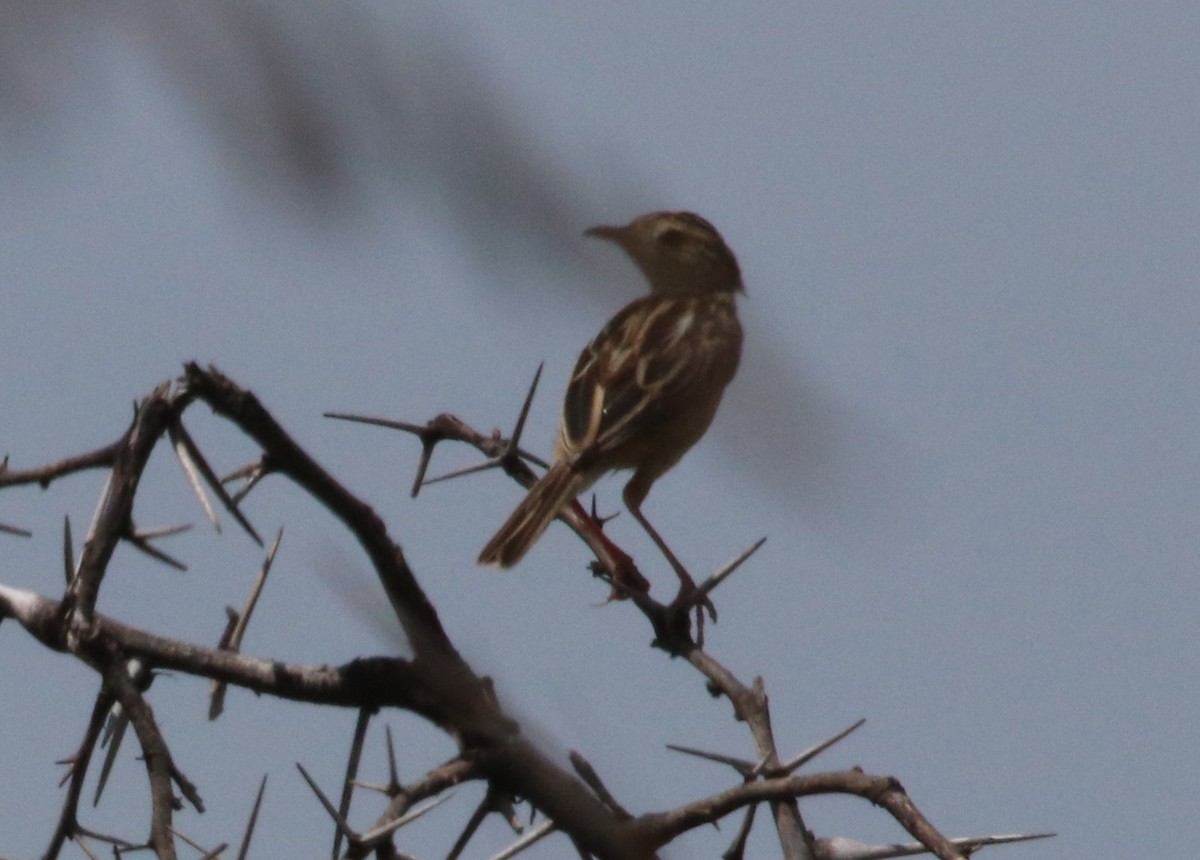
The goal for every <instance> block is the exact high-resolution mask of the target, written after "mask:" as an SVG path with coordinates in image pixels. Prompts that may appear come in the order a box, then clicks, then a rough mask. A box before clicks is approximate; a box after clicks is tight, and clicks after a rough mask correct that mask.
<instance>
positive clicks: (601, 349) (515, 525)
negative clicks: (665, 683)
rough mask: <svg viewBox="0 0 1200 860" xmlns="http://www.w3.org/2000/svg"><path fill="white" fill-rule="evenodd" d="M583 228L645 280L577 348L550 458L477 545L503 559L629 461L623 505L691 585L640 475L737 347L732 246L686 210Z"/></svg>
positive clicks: (732, 361)
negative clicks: (647, 510) (653, 519)
mask: <svg viewBox="0 0 1200 860" xmlns="http://www.w3.org/2000/svg"><path fill="white" fill-rule="evenodd" d="M585 235H588V236H595V237H597V238H600V239H606V240H608V241H610V242H613V243H615V244H616V245H618V246H620V247H621V248H622V249H624V250H625V252H626V253H627V254H628V255H629V256H630V257H631V258H632V259H633V261H634V263H636V264H637V265H638V267H639V268H640V269H641V270H642V273H643V274H644V275H645V276H646V280H647V281H649V283H650V295H648V296H644V297H643V298H640V299H637V300H635V301H633V302H631V303H630V304H629V305H627V306H626V307H625V308H623V309H622V310H621V311H620V312H619V313H618V314H617V315H616V316H615V317H613V318H612V319H611V320H609V322H608V324H607V325H606V326H604V328H603V329H601V330H600V333H599V334H597V335H596V337H595V338H593V339H592V342H591V343H589V344H588V345H587V347H586V348H585V349H584V350H583V352H582V353H581V354H580V356H579V360H578V361H577V362H576V364H575V370H574V372H573V373H572V374H571V381H570V383H569V384H568V385H567V393H566V396H565V397H564V399H563V406H562V417H561V420H560V422H559V430H558V443H557V445H556V447H555V452H554V463H553V464H552V465H551V466H550V469H549V470H548V471H547V472H546V473H545V474H544V475H543V476H542V477H541V478H540V479H539V480H538V481H537V482H536V483H535V484H534V485H533V486H532V487H531V488H530V489H529V492H528V494H527V495H526V496H525V499H524V500H523V501H522V502H521V503H520V504H519V505H518V506H517V509H516V510H515V511H513V513H512V515H511V516H510V517H509V518H508V520H507V522H505V523H504V525H503V526H501V527H500V530H499V531H498V532H496V535H495V536H494V537H493V538H492V539H491V540H490V541H488V543H487V546H485V547H484V548H483V551H482V552H481V553H480V554H479V563H480V564H497V565H499V566H500V567H511V566H512V565H514V564H516V563H517V562H519V561H520V560H521V558H522V557H524V555H525V553H526V552H528V551H529V548H530V547H531V546H533V544H534V542H535V541H537V539H538V538H539V537H540V536H541V534H542V532H544V531H545V530H546V527H547V526H548V525H549V524H550V521H551V520H553V519H554V518H555V516H557V515H558V513H559V512H560V511H561V510H562V509H563V508H564V506H566V505H568V504H570V503H571V502H572V501H573V500H574V499H575V497H576V496H577V495H579V493H581V492H583V491H584V490H586V489H587V488H588V487H589V486H591V485H592V484H593V483H594V482H595V481H596V480H597V479H598V478H600V477H601V476H602V475H604V474H605V473H607V472H610V471H613V470H621V469H632V470H633V477H632V478H631V479H630V480H629V483H628V484H626V485H625V491H624V494H623V497H624V500H625V505H626V507H628V508H629V512H630V513H631V514H632V515H633V518H634V519H635V520H637V521H638V523H639V524H641V526H642V528H644V529H645V530H646V532H647V534H649V535H650V537H651V539H653V541H654V543H655V544H656V545H657V546H658V548H659V550H660V551H661V552H662V553H663V555H664V556H665V557H666V558H667V561H668V562H670V564H671V567H672V568H673V569H674V570H675V572H676V574H677V575H678V576H679V579H680V584H681V588H682V589H683V590H694V588H695V585H694V583H693V581H692V579H691V577H690V576H689V575H688V573H687V571H686V569H685V568H684V567H683V565H681V564H680V563H679V561H678V559H677V558H676V557H675V554H674V553H673V552H671V550H670V548H669V547H668V546H667V544H666V542H665V541H663V539H662V538H661V537H660V536H659V534H658V532H657V531H656V530H655V529H654V527H653V526H651V525H650V522H649V521H648V520H647V519H646V518H645V516H643V514H642V510H641V508H642V503H643V502H644V501H645V500H646V496H647V494H648V493H649V492H650V488H651V486H653V484H654V482H655V481H656V480H657V479H658V478H659V477H661V476H662V475H663V474H664V473H665V472H666V471H667V470H668V469H670V468H671V467H672V466H674V465H675V463H676V462H678V461H679V458H680V457H682V456H683V455H684V454H685V453H686V452H687V450H688V449H689V448H691V447H692V445H694V444H695V443H696V442H697V441H699V439H700V437H701V436H703V435H704V432H705V431H706V430H707V429H708V425H709V424H710V423H711V422H712V419H713V416H714V415H715V414H716V411H717V406H718V404H720V402H721V395H722V393H723V392H724V391H725V386H726V385H728V384H729V382H730V380H732V379H733V376H734V373H735V372H736V371H737V366H738V361H739V359H740V358H741V353H742V328H741V326H740V325H739V324H738V319H737V313H736V309H735V307H734V294H735V293H739V292H744V290H743V288H742V278H741V272H740V270H739V268H738V264H737V259H736V258H735V257H734V255H733V252H732V251H730V250H729V247H728V246H727V245H726V244H725V241H724V240H723V239H722V238H721V235H720V234H719V233H718V232H717V231H716V229H714V228H713V226H712V225H711V224H710V223H708V222H707V221H705V220H704V219H703V218H701V217H700V216H698V215H694V214H692V213H691V212H651V213H650V214H648V215H642V216H641V217H639V218H636V219H634V220H633V221H632V222H630V223H629V224H627V225H625V226H624V227H607V226H601V227H593V228H591V229H590V230H588V231H586V234H585Z"/></svg>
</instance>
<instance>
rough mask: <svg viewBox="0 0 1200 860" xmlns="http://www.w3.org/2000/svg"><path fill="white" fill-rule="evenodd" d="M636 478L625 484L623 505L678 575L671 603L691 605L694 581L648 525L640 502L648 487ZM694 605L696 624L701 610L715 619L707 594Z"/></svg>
mask: <svg viewBox="0 0 1200 860" xmlns="http://www.w3.org/2000/svg"><path fill="white" fill-rule="evenodd" d="M637 478H638V476H637V475H636V474H635V475H634V478H633V480H631V481H630V482H629V483H628V484H626V485H625V492H624V497H625V506H626V507H627V508H629V513H631V514H633V518H634V519H635V520H637V521H638V524H639V525H641V527H642V528H643V529H645V530H646V534H648V535H650V539H651V540H652V541H654V545H655V546H657V547H658V551H659V552H661V553H662V554H663V557H664V558H665V559H666V560H667V563H668V564H670V565H671V569H672V570H674V571H675V575H676V576H678V577H679V594H678V595H677V596H676V598H675V600H674V601H673V603H672V605H674V606H681V605H682V606H687V605H691V598H692V595H694V594H695V593H696V591H697V589H696V581H695V580H694V579H692V575H691V574H690V573H688V572H687V568H686V567H684V566H683V563H682V562H680V561H679V559H678V558H676V556H675V553H673V552H672V551H671V548H670V547H669V546H667V542H666V541H665V540H663V539H662V535H660V534H659V533H658V531H657V529H655V528H654V526H652V525H650V521H649V520H648V519H646V517H645V516H644V515H643V514H642V502H643V501H644V500H645V498H646V494H647V492H648V489H649V488H645V490H643V488H642V486H641V482H638V480H637ZM695 605H696V607H697V616H696V617H697V625H698V626H699V625H702V624H703V621H702V618H701V615H700V613H701V612H702V611H703V610H708V614H709V616H710V617H711V618H712V620H713V621H716V620H717V608H716V607H715V606H713V603H712V601H711V600H709V599H708V596H707V595H706V596H704V597H703V598H702V599H701V600H699V601H698V602H697V603H696V604H695ZM701 607H702V608H703V610H702V609H701ZM700 629H701V630H702V629H703V627H702V626H700Z"/></svg>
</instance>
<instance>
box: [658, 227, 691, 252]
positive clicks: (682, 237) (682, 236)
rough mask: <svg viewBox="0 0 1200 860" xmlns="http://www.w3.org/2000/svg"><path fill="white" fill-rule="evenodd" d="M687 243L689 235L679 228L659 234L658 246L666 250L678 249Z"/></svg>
mask: <svg viewBox="0 0 1200 860" xmlns="http://www.w3.org/2000/svg"><path fill="white" fill-rule="evenodd" d="M686 241H687V234H686V233H684V231H682V230H680V229H679V228H678V227H668V228H667V229H666V230H663V231H662V232H661V233H659V234H658V244H660V245H662V246H663V247H664V248H678V247H679V246H680V245H682V244H683V243H684V242H686Z"/></svg>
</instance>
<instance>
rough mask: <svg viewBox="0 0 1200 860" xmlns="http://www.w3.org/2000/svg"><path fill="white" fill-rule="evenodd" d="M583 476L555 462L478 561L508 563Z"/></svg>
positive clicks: (583, 483)
mask: <svg viewBox="0 0 1200 860" xmlns="http://www.w3.org/2000/svg"><path fill="white" fill-rule="evenodd" d="M586 486H587V479H586V478H585V477H583V476H581V475H580V474H579V473H577V472H575V471H573V470H572V469H571V467H570V466H568V465H567V464H566V463H555V464H554V465H553V466H551V467H550V470H549V471H548V472H546V474H544V475H542V477H541V478H539V479H538V481H537V483H536V484H534V485H533V486H532V487H530V488H529V493H528V494H527V495H526V496H525V498H524V499H522V500H521V504H519V505H517V509H516V510H515V511H513V512H512V515H511V516H510V517H509V518H508V520H507V521H506V522H505V523H504V525H502V526H501V527H500V531H498V532H496V535H495V537H493V538H492V539H491V540H490V541H488V542H487V546H485V547H484V548H483V551H482V552H480V553H479V563H480V564H496V565H499V566H500V567H512V566H513V565H514V564H516V563H517V562H519V561H520V560H521V559H522V558H523V557H524V556H525V553H527V552H529V548H530V547H531V546H533V545H534V543H535V542H536V541H537V539H538V538H539V537H541V536H542V532H544V531H545V530H546V527H547V526H548V525H550V521H551V520H553V519H554V518H555V517H556V516H558V512H559V511H561V510H562V509H563V506H564V505H566V504H567V503H568V502H570V501H571V500H572V499H574V498H575V497H576V496H577V495H579V494H580V493H581V492H582V491H583V490H584V488H585V487H586Z"/></svg>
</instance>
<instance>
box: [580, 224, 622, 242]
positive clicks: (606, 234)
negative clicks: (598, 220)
mask: <svg viewBox="0 0 1200 860" xmlns="http://www.w3.org/2000/svg"><path fill="white" fill-rule="evenodd" d="M624 232H625V228H624V227H610V226H608V225H607V224H601V225H599V226H598V227H589V228H588V229H586V230H584V231H583V235H585V236H595V237H596V238H597V239H607V240H608V241H610V242H619V241H620V238H621V234H622V233H624Z"/></svg>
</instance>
